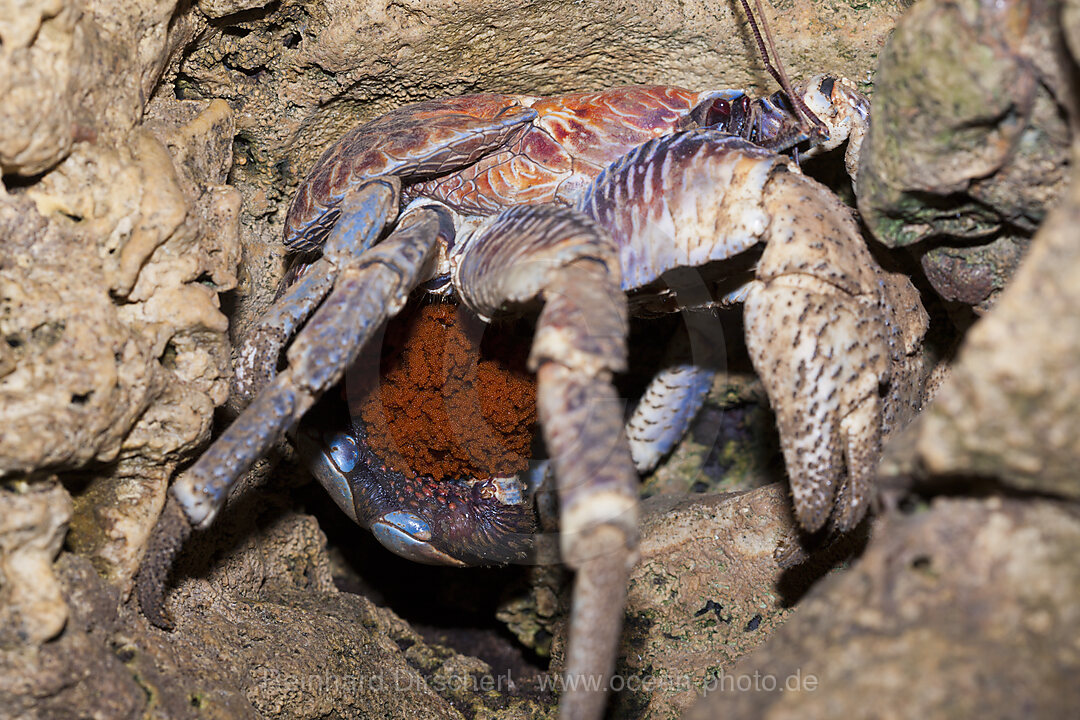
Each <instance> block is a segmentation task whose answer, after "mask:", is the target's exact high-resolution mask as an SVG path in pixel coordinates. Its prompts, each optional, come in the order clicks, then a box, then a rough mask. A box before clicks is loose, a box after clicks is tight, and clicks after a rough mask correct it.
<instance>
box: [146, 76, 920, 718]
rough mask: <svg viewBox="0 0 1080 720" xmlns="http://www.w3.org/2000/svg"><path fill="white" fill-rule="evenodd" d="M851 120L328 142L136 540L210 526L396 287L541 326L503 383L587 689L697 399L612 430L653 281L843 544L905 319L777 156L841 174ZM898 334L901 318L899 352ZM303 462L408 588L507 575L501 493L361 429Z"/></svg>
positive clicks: (895, 297)
mask: <svg viewBox="0 0 1080 720" xmlns="http://www.w3.org/2000/svg"><path fill="white" fill-rule="evenodd" d="M789 98H790V99H789ZM811 109H812V112H811ZM807 117H809V118H812V123H813V124H810V123H808V121H807V120H806V118H807ZM867 122H868V105H867V102H866V100H865V99H864V98H862V97H861V96H860V95H859V94H858V93H857V92H855V91H854V89H853V88H852V87H851V85H850V84H848V83H846V82H845V81H841V80H837V79H834V78H831V77H827V76H818V77H815V78H813V79H812V80H810V81H809V82H807V83H806V84H805V85H804V86H802V87H800V88H797V89H794V90H793V91H790V92H788V93H783V92H781V93H776V94H775V95H773V96H771V97H769V98H762V99H757V100H752V99H750V98H749V97H747V96H746V95H745V94H744V93H742V92H741V91H733V90H723V91H708V92H700V93H696V92H690V91H686V90H682V89H680V88H671V87H627V88H618V89H614V90H609V91H605V92H600V93H580V94H572V95H565V96H561V97H556V98H538V97H532V96H515V95H476V96H468V97H458V98H451V99H444V100H434V101H429V102H423V103H419V104H415V105H410V106H406V107H403V108H400V109H398V110H395V111H393V112H391V113H389V114H387V115H385V116H383V117H380V118H378V119H376V120H373V121H371V122H369V123H367V124H365V125H362V126H360V127H358V128H356V129H354V130H353V131H351V132H349V133H348V134H346V135H345V136H344V137H343V138H342V139H341V140H339V141H338V142H337V143H336V144H335V145H333V146H332V147H331V148H330V149H329V150H327V152H326V153H325V154H324V155H323V156H322V158H321V159H320V160H319V162H318V163H317V164H316V166H315V168H314V169H313V170H312V171H311V173H310V174H309V176H308V178H307V179H306V180H305V181H304V183H303V184H302V185H301V187H300V189H299V191H298V193H297V195H296V197H295V199H294V200H293V203H292V206H291V208H290V210H289V214H288V217H287V220H286V240H285V242H286V245H287V246H289V247H290V248H292V249H294V250H298V251H302V252H306V253H313V254H311V255H308V256H305V259H304V262H302V263H300V264H299V265H298V266H297V268H298V269H297V270H296V271H294V272H292V273H291V274H290V275H289V276H288V286H287V287H285V288H283V290H282V292H281V294H280V297H279V298H278V300H277V301H276V302H275V304H274V305H273V306H272V307H271V309H270V310H269V311H268V312H267V313H266V315H265V316H264V317H263V318H262V319H261V320H260V322H259V323H258V326H257V327H256V328H255V330H254V331H253V332H252V333H251V334H250V336H249V337H248V339H247V341H246V343H245V345H244V346H243V347H242V349H241V352H240V356H239V365H238V371H237V382H236V389H237V392H239V393H240V394H241V395H243V396H246V397H248V398H250V400H251V403H250V405H249V406H248V407H247V409H246V410H245V411H244V412H243V413H242V414H241V416H240V417H239V418H238V419H237V420H236V422H235V423H234V424H233V425H232V426H231V427H230V428H228V430H227V431H226V432H225V433H224V434H223V435H222V436H221V437H220V438H218V440H217V441H216V442H215V443H214V445H213V446H212V447H211V448H210V449H209V450H208V451H207V452H206V453H205V454H204V455H203V456H202V457H201V458H200V459H199V461H198V462H196V463H195V465H193V466H192V467H191V469H190V470H189V471H188V472H187V473H185V474H184V476H183V477H181V478H180V479H179V480H178V481H177V483H176V484H175V485H174V486H173V489H172V497H171V498H170V502H169V505H168V507H167V509H166V514H165V515H164V516H163V519H162V521H161V526H159V527H160V528H163V529H162V530H160V531H159V533H158V537H164V538H173V539H172V540H165V541H162V542H163V543H166V544H168V543H172V549H173V550H174V549H175V544H176V543H177V542H180V541H182V540H180V539H182V538H183V537H184V534H185V532H186V529H187V528H189V527H190V526H191V525H196V526H199V525H205V524H207V523H209V522H210V521H211V519H212V518H213V516H214V514H215V513H216V512H217V510H218V509H219V508H220V507H221V505H222V504H223V502H224V500H225V497H226V495H227V491H228V488H229V486H230V485H231V484H232V483H233V482H234V481H235V480H236V479H237V478H238V477H239V476H240V475H241V474H242V473H243V472H244V471H245V470H246V469H247V468H248V467H249V466H250V464H251V463H252V462H253V461H254V460H256V459H257V458H258V457H259V456H260V455H262V454H263V453H264V452H266V451H267V450H268V449H269V448H270V446H271V445H272V444H273V443H274V442H275V441H276V440H278V439H279V438H280V437H281V436H282V435H283V434H284V433H285V431H286V430H288V429H289V428H290V427H292V426H294V425H295V424H296V423H297V422H298V421H299V420H300V419H301V418H302V416H303V415H304V414H305V413H306V412H307V411H308V410H309V409H310V408H311V407H312V406H313V405H314V404H315V402H316V401H317V400H318V399H319V397H320V396H321V395H322V394H323V393H325V392H326V391H327V390H328V389H329V388H331V387H332V386H334V385H335V384H336V383H338V382H339V381H340V380H341V378H342V376H343V374H344V373H345V370H346V368H347V367H348V366H349V365H350V363H351V362H353V361H354V360H355V359H356V357H357V355H358V354H359V352H360V350H361V348H362V347H363V346H364V345H365V343H366V342H367V341H368V340H369V338H370V337H371V336H372V334H373V333H374V332H375V331H376V330H377V329H378V328H379V327H380V326H382V325H383V323H384V322H385V321H386V320H387V319H388V318H390V317H392V316H394V315H395V314H396V313H397V312H398V311H399V310H400V309H401V308H402V306H403V305H404V304H405V302H406V300H407V298H408V297H409V296H410V294H411V293H413V291H414V290H416V289H417V288H418V287H419V286H421V285H422V284H423V285H424V286H425V287H426V288H428V289H429V290H433V291H436V292H443V293H452V294H454V295H456V297H457V298H459V300H460V302H461V303H463V304H464V305H465V306H466V307H468V308H469V309H471V310H472V311H473V312H474V313H476V314H477V315H479V316H480V317H481V318H485V319H487V318H493V317H496V316H498V315H500V314H503V313H506V312H508V311H510V310H513V309H514V308H515V307H519V306H521V305H524V304H527V303H530V302H533V301H536V300H540V301H542V303H543V307H542V310H541V311H540V314H539V318H538V320H537V322H536V330H535V336H534V340H533V343H532V351H531V356H530V363H531V366H532V368H533V369H534V370H535V372H536V375H537V391H536V392H537V405H538V411H539V419H540V424H541V427H542V431H543V437H544V440H545V444H546V447H547V450H548V453H549V455H550V457H551V463H552V466H553V469H554V476H555V478H556V482H557V488H558V493H559V500H560V506H561V535H560V546H561V554H562V558H563V560H564V561H565V562H566V563H567V564H569V565H570V566H571V567H573V568H575V569H576V570H577V580H576V585H575V594H574V602H573V609H572V615H571V639H570V645H569V655H568V657H567V673H568V674H584V673H587V672H588V673H594V674H603V676H606V675H607V674H609V673H610V672H611V670H612V668H613V663H614V657H615V647H616V644H617V638H618V633H619V627H620V620H621V612H620V611H619V608H621V607H622V604H623V597H624V594H625V583H626V575H627V572H628V569H629V564H630V563H631V562H632V558H633V554H634V547H635V542H636V535H637V512H636V502H637V501H636V479H637V472H636V469H635V468H637V469H639V470H640V469H646V468H648V467H650V466H651V465H652V464H655V462H656V461H657V459H658V458H659V457H660V455H662V454H663V453H664V452H665V451H666V449H669V448H670V447H671V445H673V444H674V442H675V441H676V440H678V438H679V436H681V434H682V433H683V432H684V431H685V429H686V427H687V424H688V423H689V421H690V419H691V417H692V415H693V410H694V409H696V406H697V405H699V404H700V403H701V401H702V399H703V397H704V392H705V390H706V389H707V387H708V384H709V380H710V379H711V371H710V370H709V369H708V368H704V369H698V370H695V369H692V368H689V367H686V366H676V367H674V368H672V369H670V370H668V371H665V372H664V373H662V375H661V377H660V378H658V379H657V380H656V381H655V382H654V383H653V384H652V386H651V387H650V389H649V390H648V391H647V392H646V395H645V399H644V400H643V402H642V403H641V404H640V405H639V407H638V409H637V410H636V411H635V413H634V415H633V416H632V417H631V419H630V421H629V423H628V424H627V425H626V429H625V431H624V422H623V421H624V418H623V415H622V410H621V405H620V404H619V403H618V402H617V401H616V393H615V390H614V387H613V386H612V383H611V377H612V374H613V373H617V372H620V371H621V370H623V369H624V368H625V366H626V362H627V358H626V341H625V338H626V333H627V315H628V305H627V300H626V298H627V295H626V294H627V293H628V292H631V291H636V292H637V293H638V294H639V295H641V294H648V293H649V292H650V291H660V290H659V287H660V286H659V285H658V281H659V280H661V276H662V275H663V274H664V273H666V272H667V271H670V270H674V269H676V268H686V267H689V268H698V269H699V270H700V271H701V273H702V275H701V277H702V278H704V280H703V282H705V284H706V285H707V286H708V288H709V289H710V290H711V291H713V292H714V293H715V294H716V295H718V297H715V298H707V299H705V300H704V301H703V302H704V303H705V304H709V303H713V302H734V301H743V302H744V303H745V318H746V328H747V344H748V347H749V349H750V352H751V357H752V360H753V362H754V365H755V367H756V369H757V370H758V372H759V373H760V374H761V376H762V378H763V381H764V383H765V386H766V389H767V391H768V393H769V396H770V399H771V401H772V404H773V407H774V409H775V411H776V414H777V418H778V422H779V425H780V432H781V439H782V445H783V450H784V455H785V459H786V461H787V466H788V471H789V474H790V477H791V486H792V493H793V498H794V506H795V512H796V516H797V518H798V520H799V522H800V523H801V524H802V525H803V527H805V528H807V529H809V530H816V529H818V528H821V527H823V526H826V525H830V526H831V527H833V528H835V529H837V530H841V531H842V530H846V529H849V528H851V527H853V526H854V525H855V524H857V523H858V522H859V520H860V519H861V518H862V517H863V515H864V513H865V512H866V508H867V504H868V497H869V491H868V487H869V481H870V475H871V473H872V470H873V466H874V463H875V462H876V459H877V456H878V453H879V450H880V444H881V437H882V432H883V430H887V429H888V428H889V424H890V423H891V422H892V417H893V416H892V411H891V410H890V406H889V405H890V390H889V381H890V377H891V373H894V372H895V371H896V369H897V368H898V367H900V366H902V365H903V363H904V358H905V357H906V355H907V354H908V353H910V352H912V351H913V348H914V347H915V345H916V344H917V343H918V340H919V336H920V334H921V332H922V330H925V314H924V313H923V311H922V308H921V305H920V304H919V301H918V297H917V294H916V293H915V291H914V289H913V288H912V286H911V284H910V282H909V281H908V280H907V279H906V278H905V277H903V276H899V275H892V274H888V273H885V272H884V271H883V270H881V269H880V268H879V267H878V265H877V264H876V263H875V262H874V260H873V259H872V257H871V256H870V254H869V252H868V251H867V249H866V247H865V246H864V244H863V242H862V239H861V237H860V235H859V231H858V228H857V226H856V223H855V221H854V220H853V218H852V215H851V212H850V210H849V209H848V208H847V207H846V206H844V205H843V204H842V203H840V201H839V200H837V199H836V198H835V197H834V196H833V195H832V194H831V193H830V192H829V191H828V190H826V189H825V188H824V186H822V185H820V184H818V183H817V182H815V181H813V180H811V179H809V178H807V177H806V176H804V175H803V174H802V173H801V172H800V171H799V168H798V166H797V165H796V164H795V163H794V162H792V161H791V160H790V159H789V158H788V157H786V156H784V155H781V154H778V153H779V151H782V150H784V149H787V148H790V147H793V146H795V145H797V144H798V143H802V142H804V141H809V142H810V144H811V145H812V147H811V148H810V150H809V152H814V151H819V150H821V149H829V148H832V147H836V146H838V145H839V144H841V143H842V142H844V141H845V140H847V141H848V143H849V145H848V150H847V156H846V157H847V165H848V167H849V170H851V171H852V172H854V168H855V167H856V160H857V156H858V147H859V143H860V141H861V139H862V135H863V133H864V132H865V129H866V126H867ZM401 205H406V207H405V208H404V209H403V210H401V211H400V212H399V207H400V206H401ZM761 245H764V250H762V251H761V252H760V256H757V258H756V261H755V262H753V263H751V264H750V265H744V268H749V270H748V272H747V273H746V274H745V275H744V276H739V277H736V278H735V279H734V281H733V282H732V281H731V279H730V278H728V280H727V281H726V283H720V282H718V281H717V277H723V276H724V275H723V273H722V272H718V271H722V268H723V262H722V261H725V260H727V259H729V258H732V257H735V256H745V255H746V254H747V253H753V252H757V251H756V250H754V248H755V247H756V246H761ZM316 255H317V257H316ZM661 292H667V294H669V295H670V294H671V292H670V291H661ZM675 294H676V295H677V294H678V293H677V292H676V293H675ZM675 300H677V301H679V302H683V304H684V305H685V304H686V299H685V298H678V297H676V298H675ZM920 313H923V314H922V315H921V316H920V315H919V314H920ZM902 314H903V315H906V316H908V317H909V318H910V317H922V319H923V320H922V325H921V328H922V330H920V329H919V328H920V324H919V322H910V321H901V320H900V319H899V316H900V315H902ZM294 335H295V337H293V336H294ZM290 338H292V342H291V344H290V345H289V347H288V349H287V350H285V357H286V359H287V366H286V367H285V369H284V370H282V371H280V372H278V371H277V366H278V361H279V354H280V352H281V351H282V348H284V347H285V345H286V344H287V343H288V341H289V339H290ZM327 439H328V444H327V446H326V448H325V449H324V450H322V451H319V452H317V453H316V458H315V462H314V465H315V467H316V475H317V476H318V477H319V479H320V480H321V481H322V482H323V484H324V485H326V486H327V488H328V489H329V491H330V493H331V494H332V495H333V496H334V497H335V499H336V500H337V502H338V504H339V505H340V506H341V507H342V508H343V509H344V510H345V511H346V512H347V513H348V514H349V515H350V516H352V517H353V518H354V519H355V520H357V521H358V522H360V523H361V524H363V525H366V526H368V527H370V528H371V529H372V530H373V531H374V532H375V533H376V535H377V536H378V537H379V538H380V540H382V541H383V543H384V544H386V545H387V546H389V547H391V549H394V550H395V551H396V552H399V553H400V554H403V555H405V556H407V557H412V558H414V559H419V560H423V561H428V562H434V561H443V562H475V561H484V560H487V561H492V560H495V561H506V560H512V559H517V558H520V557H522V556H524V554H526V553H527V552H528V544H527V542H525V541H526V540H528V538H530V537H531V533H532V525H531V523H532V519H531V512H530V511H529V510H528V498H527V496H526V495H525V493H523V492H522V487H521V484H520V482H519V481H518V480H517V479H516V478H514V477H495V478H471V479H458V480H455V481H453V482H442V483H439V482H436V481H434V480H432V479H430V478H425V477H413V478H402V477H399V476H395V475H393V474H392V473H390V472H388V471H387V469H386V468H385V467H383V466H382V465H381V463H380V461H379V458H378V457H375V456H374V455H373V453H372V450H371V448H370V447H368V446H367V445H366V444H365V443H364V438H363V436H362V428H361V432H360V434H358V433H357V432H356V430H355V429H352V430H350V431H348V432H344V431H343V432H339V433H337V434H333V435H331V436H330V437H328V438H327ZM178 538H179V539H178ZM459 546H462V547H464V548H465V549H464V550H461V549H459ZM162 554H163V555H164V556H166V557H167V556H168V555H169V552H164V553H162ZM162 572H163V571H162V569H161V568H160V567H155V566H154V563H149V564H148V565H146V566H144V576H143V580H142V581H141V585H142V586H143V587H145V588H151V590H148V591H146V592H145V593H144V594H143V595H142V596H141V598H140V599H141V600H142V601H143V606H144V610H147V612H148V615H149V616H150V617H151V618H152V619H154V620H155V621H156V622H159V623H162V624H163V623H164V622H165V620H164V618H163V617H161V615H160V612H159V610H158V608H157V606H158V605H159V603H160V595H156V596H155V594H154V592H155V591H154V590H153V588H155V587H156V588H157V592H160V587H161V586H162V585H163V581H164V577H163V576H162V575H161V573H162ZM602 707H603V694H602V692H596V691H587V690H584V689H580V690H575V691H568V692H566V693H565V694H564V695H563V699H562V712H563V715H564V716H565V717H597V716H599V714H600V712H601V711H602Z"/></svg>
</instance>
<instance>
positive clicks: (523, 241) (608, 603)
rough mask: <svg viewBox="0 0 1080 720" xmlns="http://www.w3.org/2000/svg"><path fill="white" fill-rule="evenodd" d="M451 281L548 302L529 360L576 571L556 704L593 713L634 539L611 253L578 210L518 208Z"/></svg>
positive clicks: (572, 714)
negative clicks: (617, 376)
mask: <svg viewBox="0 0 1080 720" xmlns="http://www.w3.org/2000/svg"><path fill="white" fill-rule="evenodd" d="M454 281H455V286H456V287H457V289H458V291H459V292H460V293H461V296H462V299H463V300H464V301H465V303H466V304H468V305H469V306H470V307H472V308H473V309H474V310H476V311H477V312H478V313H479V314H480V315H481V316H488V317H490V316H491V315H494V314H496V313H498V312H500V311H502V310H504V309H505V308H506V307H507V306H511V305H514V304H520V303H524V302H527V301H529V300H531V299H533V298H534V297H537V296H541V297H542V298H543V299H544V301H545V304H544V308H543V310H542V311H541V314H540V318H539V321H538V325H537V330H536V337H535V339H534V341H533V347H532V352H531V355H530V359H529V362H530V364H531V365H532V366H533V367H534V368H535V369H536V372H537V382H538V387H537V406H538V409H539V413H540V420H541V424H542V426H543V432H544V440H545V443H546V444H547V449H548V452H549V454H550V455H551V462H552V464H553V466H554V469H555V477H556V481H557V486H558V492H559V499H560V504H561V535H560V546H561V551H562V555H563V559H564V561H565V562H566V563H567V564H568V565H570V566H571V567H573V568H575V569H576V570H577V578H576V584H575V587H574V598H573V606H572V610H571V618H570V647H569V650H568V654H567V659H566V685H565V686H564V688H563V694H562V697H561V703H560V712H561V716H562V717H563V718H597V717H600V715H601V714H602V712H603V707H604V691H603V689H604V687H606V683H607V678H608V677H609V675H610V674H611V672H612V671H613V670H614V663H615V656H616V651H617V648H618V639H619V630H620V628H621V625H622V608H623V606H624V603H625V596H626V582H627V573H628V572H629V567H630V564H631V562H632V560H633V555H634V547H635V546H636V543H637V499H636V486H637V474H636V473H635V471H634V466H633V461H632V460H631V458H630V449H629V446H628V445H627V441H626V437H625V435H624V433H623V427H622V425H623V423H622V418H623V412H622V404H621V402H620V401H619V399H618V397H617V395H616V392H615V388H614V386H613V385H612V383H611V375H612V373H613V372H618V371H620V370H622V369H624V368H625V365H626V332H627V309H626V299H625V296H624V295H623V293H622V290H621V289H620V272H619V265H618V260H617V256H616V249H615V247H614V245H613V243H612V242H611V239H610V237H609V236H608V235H607V233H605V232H604V231H603V230H602V229H601V228H599V227H597V226H596V224H595V223H594V222H592V221H591V220H589V219H588V218H586V217H584V216H582V215H580V214H579V213H577V212H576V211H574V210H571V209H569V208H560V207H553V206H539V207H532V208H514V209H511V210H508V211H506V212H503V213H502V214H501V215H499V216H498V217H497V218H495V220H494V221H493V222H492V223H491V224H489V225H488V226H487V227H486V228H484V229H482V230H481V231H480V232H479V233H478V234H477V235H476V236H474V237H473V238H471V239H470V241H469V243H468V245H467V247H466V249H465V250H464V253H463V256H462V258H461V261H460V263H459V265H458V272H457V273H456V276H455V278H454ZM576 683H580V685H579V684H576ZM590 686H591V687H590Z"/></svg>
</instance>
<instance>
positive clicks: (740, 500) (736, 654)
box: [615, 484, 812, 717]
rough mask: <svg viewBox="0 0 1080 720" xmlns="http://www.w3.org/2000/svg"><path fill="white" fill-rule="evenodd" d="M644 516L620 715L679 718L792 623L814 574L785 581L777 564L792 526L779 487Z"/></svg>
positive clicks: (654, 504)
mask: <svg viewBox="0 0 1080 720" xmlns="http://www.w3.org/2000/svg"><path fill="white" fill-rule="evenodd" d="M642 511H643V517H644V519H643V521H642V527H641V532H642V539H641V544H640V547H639V553H640V559H639V560H638V562H637V564H636V565H635V567H634V569H633V571H632V572H631V575H630V586H629V590H628V597H627V608H626V620H625V623H626V626H625V630H624V634H623V646H622V651H621V658H620V661H619V666H618V668H617V670H616V672H617V673H618V674H619V676H620V677H621V678H622V679H623V684H624V685H625V690H624V691H623V692H621V693H620V694H619V695H618V697H617V701H616V706H615V707H616V709H615V712H616V714H617V715H618V716H625V717H677V716H678V715H680V714H682V712H683V711H685V710H686V709H688V708H689V707H691V705H693V703H694V702H695V701H696V700H697V699H698V698H699V697H700V696H701V695H702V694H704V693H707V692H708V691H709V689H710V688H711V687H712V686H713V685H714V684H715V683H717V682H718V680H719V678H720V677H722V675H723V673H724V672H726V671H728V670H730V668H731V667H732V665H733V664H734V663H735V662H736V661H737V660H738V659H739V658H741V657H742V656H743V655H746V654H747V653H749V652H750V651H752V650H753V649H754V648H755V647H757V646H758V645H760V644H761V643H762V642H764V641H765V640H766V638H768V637H769V636H770V635H771V634H772V633H773V632H774V631H775V630H776V628H778V627H779V626H780V625H781V624H782V623H783V622H784V621H785V620H786V619H787V618H788V616H789V615H790V614H791V613H792V608H791V606H792V604H793V603H794V601H795V600H796V599H798V597H799V595H801V593H802V592H803V591H804V590H805V589H806V587H807V586H808V584H809V582H810V581H811V580H812V574H811V573H807V574H806V575H805V576H804V577H801V578H793V577H792V576H791V575H786V574H785V573H784V571H783V570H782V569H781V568H780V566H779V565H778V563H777V561H776V559H775V557H774V552H775V550H776V547H777V545H778V544H779V543H780V542H781V540H782V539H783V538H784V537H785V536H786V535H787V534H788V533H790V532H791V528H792V527H794V519H793V518H792V515H791V504H790V500H789V499H788V497H787V491H786V489H785V487H784V486H783V485H780V484H773V485H768V486H766V487H762V488H759V489H757V490H753V491H750V492H746V493H731V494H725V495H695V496H690V497H682V496H679V497H672V496H659V497H655V498H652V499H650V500H649V501H648V502H646V503H645V504H644V507H643V508H642Z"/></svg>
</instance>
